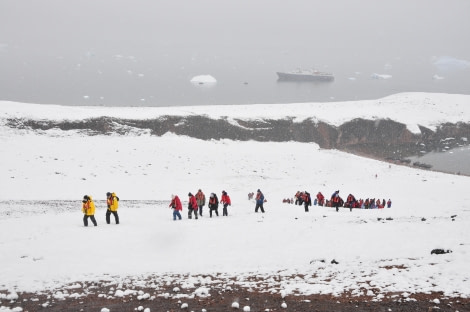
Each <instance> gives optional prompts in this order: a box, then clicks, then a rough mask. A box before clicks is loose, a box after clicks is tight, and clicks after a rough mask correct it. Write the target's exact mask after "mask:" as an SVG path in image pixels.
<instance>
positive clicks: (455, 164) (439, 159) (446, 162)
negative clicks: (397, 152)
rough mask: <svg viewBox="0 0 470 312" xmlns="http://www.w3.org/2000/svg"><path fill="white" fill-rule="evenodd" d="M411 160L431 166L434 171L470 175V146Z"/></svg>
mask: <svg viewBox="0 0 470 312" xmlns="http://www.w3.org/2000/svg"><path fill="white" fill-rule="evenodd" d="M410 159H411V161H412V162H415V161H418V162H420V163H425V164H430V165H432V169H433V170H439V171H445V172H448V173H453V174H464V175H470V146H465V147H459V148H455V149H452V150H449V151H447V152H440V153H439V152H433V153H428V154H426V155H423V156H420V157H411V158H410Z"/></svg>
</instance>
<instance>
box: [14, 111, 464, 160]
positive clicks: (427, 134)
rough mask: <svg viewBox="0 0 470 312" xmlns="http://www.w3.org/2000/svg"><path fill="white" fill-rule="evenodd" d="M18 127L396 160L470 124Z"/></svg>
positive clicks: (164, 120)
mask: <svg viewBox="0 0 470 312" xmlns="http://www.w3.org/2000/svg"><path fill="white" fill-rule="evenodd" d="M8 125H9V126H10V127H12V128H28V129H33V130H48V129H52V128H59V129H62V130H66V131H67V130H82V131H84V132H85V133H87V134H88V135H97V134H104V135H106V134H112V133H119V134H122V135H125V134H127V133H129V132H130V131H135V130H147V131H150V133H151V134H152V135H156V136H161V135H164V134H165V133H167V132H172V133H175V134H178V135H186V136H190V137H194V138H198V139H202V140H210V139H215V140H219V139H231V140H240V141H246V140H255V141H274V142H287V141H296V142H314V143H317V144H318V145H319V146H320V147H321V148H324V149H338V150H342V151H346V152H349V153H355V154H360V155H362V156H367V157H373V158H378V159H388V160H390V161H395V162H407V161H406V160H405V158H406V157H409V156H414V155H418V154H423V153H428V152H431V151H442V150H445V149H449V148H454V147H458V146H463V145H467V144H468V140H467V138H470V124H465V123H457V124H451V123H446V124H442V125H440V126H439V127H437V129H436V130H435V131H432V130H430V129H427V128H425V127H420V130H421V133H420V134H415V133H412V132H410V131H409V130H408V129H407V128H406V126H405V125H404V124H401V123H399V122H396V121H392V120H385V119H383V120H364V119H354V120H351V121H349V122H346V123H344V124H342V125H341V126H339V127H335V126H332V125H329V124H326V123H323V122H314V121H313V120H311V119H306V120H304V121H302V122H294V120H293V119H292V118H285V119H277V120H272V119H263V120H242V119H234V120H228V119H223V118H222V119H211V118H209V117H205V116H162V117H160V118H157V119H147V120H132V119H116V118H110V117H100V118H94V119H87V120H81V121H50V120H46V121H44V120H41V121H38V120H23V119H9V120H8Z"/></svg>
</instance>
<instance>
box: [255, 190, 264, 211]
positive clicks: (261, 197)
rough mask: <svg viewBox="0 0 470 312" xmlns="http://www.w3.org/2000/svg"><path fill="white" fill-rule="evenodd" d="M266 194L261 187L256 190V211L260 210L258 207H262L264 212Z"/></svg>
mask: <svg viewBox="0 0 470 312" xmlns="http://www.w3.org/2000/svg"><path fill="white" fill-rule="evenodd" d="M263 204H264V194H263V192H261V190H260V189H258V190H257V191H256V206H255V212H258V209H261V212H262V213H264V208H263Z"/></svg>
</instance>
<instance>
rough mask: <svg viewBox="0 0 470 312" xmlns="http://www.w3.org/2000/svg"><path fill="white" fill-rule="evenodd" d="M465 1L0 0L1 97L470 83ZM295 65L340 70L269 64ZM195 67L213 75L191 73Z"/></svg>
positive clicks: (77, 100) (113, 101) (304, 93)
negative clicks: (308, 74)
mask: <svg viewBox="0 0 470 312" xmlns="http://www.w3.org/2000/svg"><path fill="white" fill-rule="evenodd" d="M469 12H470V1H467V0H451V1H440V0H439V1H437V0H413V1H408V0H394V1H388V0H386V1H375V0H361V1H350V0H333V1H319V0H294V1H280V0H279V1H278V0H255V1H253V0H238V1H231V0H229V1H220V0H199V1H182V0H175V1H159V0H157V1H153V0H140V1H139V0H137V1H127V0H126V1H124V0H113V1H106V0H104V1H96V0H93V1H92V0H80V1H76V0H71V1H63V0H44V1H26V0H2V1H0V100H12V101H21V102H34V103H52V104H62V105H106V106H173V105H206V104H210V105H215V104H218V105H225V104H249V103H290V102H310V101H338V100H341V101H343V100H360V99H373V98H378V97H382V96H386V95H389V94H393V93H398V92H408V91H424V92H446V93H462V94H470V41H469V40H468V38H469V33H470V19H469V18H468V17H469ZM297 68H317V69H319V70H322V71H327V72H331V73H333V74H334V75H335V81H334V82H332V83H324V84H313V83H290V82H278V81H277V76H276V71H289V70H293V69H297ZM373 74H377V75H378V76H375V77H376V78H383V77H390V78H388V79H374V78H372V77H371V76H372V75H373ZM198 75H212V76H213V77H214V78H215V79H216V80H217V83H216V84H215V85H211V86H208V85H207V84H204V85H200V84H192V83H191V82H190V80H191V79H192V78H193V77H194V76H198Z"/></svg>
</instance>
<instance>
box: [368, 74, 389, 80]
mask: <svg viewBox="0 0 470 312" xmlns="http://www.w3.org/2000/svg"><path fill="white" fill-rule="evenodd" d="M370 78H372V79H390V78H392V75H385V74H376V73H373V74H372V75H370Z"/></svg>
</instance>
